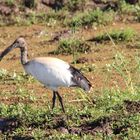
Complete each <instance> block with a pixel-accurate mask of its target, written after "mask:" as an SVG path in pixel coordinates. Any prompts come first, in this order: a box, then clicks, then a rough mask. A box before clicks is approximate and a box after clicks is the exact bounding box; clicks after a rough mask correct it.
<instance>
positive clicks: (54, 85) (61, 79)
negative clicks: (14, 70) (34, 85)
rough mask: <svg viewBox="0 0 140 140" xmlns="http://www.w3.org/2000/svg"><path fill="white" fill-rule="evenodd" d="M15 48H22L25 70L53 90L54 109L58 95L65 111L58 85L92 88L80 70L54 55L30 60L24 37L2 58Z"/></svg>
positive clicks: (17, 40) (9, 48)
mask: <svg viewBox="0 0 140 140" xmlns="http://www.w3.org/2000/svg"><path fill="white" fill-rule="evenodd" d="M14 48H20V52H21V63H22V65H23V67H24V69H25V71H26V72H27V73H28V74H30V75H32V76H33V77H34V78H36V79H37V80H38V81H40V83H42V84H43V85H44V86H46V87H48V88H50V89H51V90H53V98H52V101H53V105H52V109H53V108H54V106H55V100H56V95H57V96H58V99H59V101H60V104H61V107H62V110H63V112H65V110H64V106H63V101H62V98H61V96H60V95H59V93H58V87H71V86H77V87H80V88H82V89H84V90H86V91H89V90H90V87H91V84H90V82H89V81H88V79H87V78H86V77H85V76H83V75H82V74H81V72H80V71H79V70H77V69H76V68H74V67H73V66H71V65H69V64H68V63H67V62H65V61H63V60H60V59H58V58H53V57H38V58H34V59H33V60H30V61H28V59H27V44H26V41H25V40H24V38H22V37H19V38H18V39H16V40H15V41H14V43H13V44H12V45H10V46H9V47H7V48H6V49H5V50H4V51H3V52H2V53H1V54H0V60H2V58H3V57H4V56H5V55H6V54H8V53H9V52H10V51H11V50H13V49H14Z"/></svg>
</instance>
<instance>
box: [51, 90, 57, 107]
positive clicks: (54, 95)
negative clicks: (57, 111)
mask: <svg viewBox="0 0 140 140" xmlns="http://www.w3.org/2000/svg"><path fill="white" fill-rule="evenodd" d="M55 100H56V92H55V91H53V98H52V102H53V104H52V109H53V108H54V106H55Z"/></svg>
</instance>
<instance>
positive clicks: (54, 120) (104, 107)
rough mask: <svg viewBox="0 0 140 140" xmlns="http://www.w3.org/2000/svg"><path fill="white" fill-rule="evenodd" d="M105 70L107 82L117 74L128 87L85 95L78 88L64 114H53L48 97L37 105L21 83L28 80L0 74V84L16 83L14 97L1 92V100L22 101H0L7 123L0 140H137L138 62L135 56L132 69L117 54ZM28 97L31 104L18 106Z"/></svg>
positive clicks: (1, 115)
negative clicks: (19, 139) (22, 139)
mask: <svg viewBox="0 0 140 140" xmlns="http://www.w3.org/2000/svg"><path fill="white" fill-rule="evenodd" d="M96 69H97V68H96ZM105 70H106V75H107V77H108V80H111V79H109V77H110V76H111V75H113V74H114V72H116V73H118V74H119V75H120V76H121V77H122V79H124V83H125V84H126V89H125V90H122V89H121V88H120V87H117V86H116V87H114V88H104V89H101V91H100V93H96V91H92V92H91V93H89V94H84V93H83V92H82V91H81V90H79V89H77V90H75V92H77V95H76V97H75V98H77V99H76V100H77V102H76V103H74V102H73V101H72V102H71V103H69V98H68V97H67V96H65V101H67V102H65V107H66V114H62V110H61V109H60V108H59V107H58V106H57V107H56V108H55V109H54V110H53V111H52V110H51V107H50V106H51V103H50V102H49V101H48V98H47V97H43V100H44V103H43V104H41V105H40V106H38V105H37V104H36V103H37V102H39V101H40V100H38V97H35V94H34V93H31V91H28V90H27V89H26V87H24V85H22V84H20V83H22V82H23V83H24V81H26V84H29V83H30V82H31V83H32V84H34V82H32V81H30V80H29V79H28V80H27V77H26V76H25V75H24V74H20V73H16V72H13V73H10V74H8V75H7V72H6V70H0V76H1V81H2V82H1V83H3V84H4V83H5V81H6V78H7V76H8V79H7V81H8V80H10V79H13V81H14V83H19V84H17V85H16V86H17V88H18V89H17V90H16V91H15V92H14V93H12V94H11V93H7V92H5V93H4V92H1V93H0V96H1V98H7V99H8V98H12V97H15V98H17V97H19V99H21V100H19V101H18V102H16V103H12V104H6V103H2V102H1V103H0V118H1V119H2V120H4V122H6V119H8V120H9V123H5V127H4V128H5V129H2V132H1V134H0V137H1V138H5V139H14V138H34V139H50V140H53V139H60V140H61V139H62V140H63V139H70V140H80V139H83V140H86V139H89V140H90V139H91V140H92V139H139V137H140V134H139V131H140V124H139V120H140V111H139V109H140V87H139V85H138V83H139V76H140V75H139V70H140V58H139V56H138V55H137V56H135V58H134V62H133V66H132V64H131V61H130V60H129V59H127V58H126V57H125V56H124V55H123V54H122V53H119V52H118V53H116V55H115V56H114V61H113V62H112V63H110V64H107V65H106V67H105ZM131 72H133V74H134V75H135V74H136V75H137V78H133V75H132V74H131ZM109 75H110V76H109ZM13 77H14V78H13ZM19 77H20V78H19ZM20 81H22V82H20ZM14 83H13V84H14ZM5 84H7V82H6V83H5ZM11 84H12V83H11ZM116 85H117V82H116ZM31 94H32V95H31ZM30 98H34V99H35V100H29V101H28V102H22V101H24V100H26V99H30ZM10 121H11V123H10Z"/></svg>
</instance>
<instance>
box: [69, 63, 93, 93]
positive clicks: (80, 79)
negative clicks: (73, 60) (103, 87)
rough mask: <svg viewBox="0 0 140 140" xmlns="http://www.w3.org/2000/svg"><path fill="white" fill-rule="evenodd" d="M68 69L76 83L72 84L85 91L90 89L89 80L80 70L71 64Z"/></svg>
mask: <svg viewBox="0 0 140 140" xmlns="http://www.w3.org/2000/svg"><path fill="white" fill-rule="evenodd" d="M69 70H70V71H71V74H72V75H73V77H72V81H73V82H74V83H75V84H76V85H73V86H79V87H80V88H82V89H83V90H85V91H90V89H91V87H92V84H91V83H90V81H89V80H88V79H87V78H86V77H85V76H84V75H83V74H82V73H81V71H80V70H78V69H76V68H75V67H73V66H71V65H70V67H69Z"/></svg>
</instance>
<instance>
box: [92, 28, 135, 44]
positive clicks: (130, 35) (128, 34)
mask: <svg viewBox="0 0 140 140" xmlns="http://www.w3.org/2000/svg"><path fill="white" fill-rule="evenodd" d="M110 38H111V39H113V41H115V42H132V41H134V40H135V39H136V31H134V30H133V29H131V28H126V29H122V30H112V31H110V32H108V33H107V32H105V33H102V34H99V35H97V36H96V37H94V38H92V39H89V40H90V41H96V42H104V41H111V39H110Z"/></svg>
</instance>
